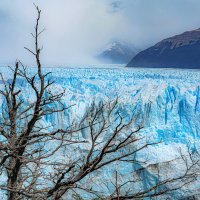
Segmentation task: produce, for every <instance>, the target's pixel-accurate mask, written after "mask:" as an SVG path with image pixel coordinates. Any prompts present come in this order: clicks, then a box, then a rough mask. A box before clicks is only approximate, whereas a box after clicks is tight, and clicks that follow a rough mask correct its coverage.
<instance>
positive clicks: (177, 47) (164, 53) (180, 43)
mask: <svg viewBox="0 0 200 200" xmlns="http://www.w3.org/2000/svg"><path fill="white" fill-rule="evenodd" d="M127 67H150V68H183V69H184V68H185V69H200V29H197V30H193V31H187V32H184V33H182V34H180V35H176V36H174V37H170V38H168V39H165V40H162V41H161V42H159V43H157V44H156V45H154V46H152V47H150V48H148V49H146V50H144V51H142V52H140V53H139V54H137V55H136V56H135V57H133V59H132V60H131V61H130V62H129V63H128V65H127Z"/></svg>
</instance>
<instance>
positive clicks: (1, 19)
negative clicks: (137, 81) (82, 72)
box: [0, 0, 200, 65]
mask: <svg viewBox="0 0 200 200" xmlns="http://www.w3.org/2000/svg"><path fill="white" fill-rule="evenodd" d="M34 3H36V4H37V5H39V7H40V8H41V9H42V21H41V25H42V28H43V27H45V28H46V32H45V33H44V34H43V36H42V38H41V42H42V44H43V46H44V50H43V63H45V64H47V65H66V64H70V63H74V64H80V63H95V62H96V61H95V60H94V59H93V56H94V55H95V53H96V52H97V51H98V50H99V49H101V48H103V47H104V45H106V44H107V43H108V42H110V41H112V40H122V41H125V42H130V43H133V44H135V45H136V46H137V47H139V48H145V47H148V46H150V45H152V44H154V43H155V42H158V41H159V40H161V39H164V38H166V37H169V36H173V35H174V34H179V33H181V32H183V31H186V30H192V29H196V28H199V27H200V14H199V13H200V12H199V10H200V1H199V0H56V1H55V0H42V1H41V0H40V1H39V0H35V1H34ZM34 20H35V10H34V7H33V1H30V0H1V1H0V63H1V64H6V63H12V62H14V61H15V59H21V60H23V61H24V62H25V63H27V64H32V58H31V56H30V55H29V54H28V53H27V52H26V51H25V50H24V49H23V47H24V46H28V47H31V46H32V37H31V35H30V32H31V31H32V30H33V24H34V22H35V21H34Z"/></svg>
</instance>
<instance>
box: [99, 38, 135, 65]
mask: <svg viewBox="0 0 200 200" xmlns="http://www.w3.org/2000/svg"><path fill="white" fill-rule="evenodd" d="M138 52H139V50H138V49H137V48H136V47H135V46H134V45H132V44H129V43H127V42H122V41H112V42H110V43H108V44H107V45H106V46H105V47H104V48H103V49H102V50H101V51H100V53H99V54H98V55H97V59H98V60H100V61H101V62H103V63H107V64H126V63H128V62H129V61H130V60H131V58H132V57H133V56H134V55H136V54H137V53H138Z"/></svg>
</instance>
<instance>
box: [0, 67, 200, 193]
mask: <svg viewBox="0 0 200 200" xmlns="http://www.w3.org/2000/svg"><path fill="white" fill-rule="evenodd" d="M7 70H8V69H7V68H4V67H2V68H0V71H1V72H2V73H3V74H4V76H6V79H7V80H9V78H10V75H11V74H10V73H8V72H7ZM34 70H35V69H34V68H33V69H30V73H32V72H33V71H34ZM44 71H51V72H52V79H55V81H56V84H55V85H54V90H55V91H56V90H60V89H61V88H66V94H65V97H64V101H65V103H66V105H73V104H75V106H73V110H72V111H71V113H69V112H66V113H65V114H64V115H57V117H50V116H49V117H46V119H45V120H46V123H50V124H57V126H63V124H65V123H66V122H67V121H68V120H71V119H72V118H78V119H81V116H83V114H84V111H85V109H86V108H87V107H88V106H89V105H90V104H91V103H92V101H93V100H95V101H100V100H104V101H109V100H112V99H115V98H116V96H118V97H119V103H120V104H121V105H122V106H123V107H124V108H125V109H126V108H127V109H126V111H127V112H131V111H132V110H134V108H136V107H137V108H138V107H139V108H140V109H141V110H144V109H145V107H147V106H149V105H150V114H149V118H148V121H147V123H146V126H145V129H144V130H143V133H144V134H146V135H147V136H150V137H151V140H152V141H161V140H162V141H163V143H161V144H159V145H156V146H154V147H150V148H148V149H147V150H146V152H143V153H144V154H148V155H150V156H151V158H150V159H149V160H150V162H149V164H154V163H156V162H166V161H168V160H171V159H173V158H176V157H177V156H178V151H177V149H178V147H181V148H182V149H183V150H185V149H186V145H187V143H188V141H190V143H191V144H192V147H191V148H193V151H197V150H198V148H199V146H200V142H199V141H200V140H199V139H200V120H199V119H200V83H199V81H200V72H199V71H194V70H193V71H192V70H182V71H180V70H172V69H170V70H169V69H125V68H118V69H114V68H108V69H106V68H104V69H101V68H78V69H77V68H45V69H44ZM0 83H1V82H0ZM0 87H2V83H1V84H0ZM22 87H24V89H25V90H26V95H27V96H28V97H29V100H31V99H32V98H31V96H32V94H31V92H30V90H29V88H27V87H26V85H22ZM0 101H1V102H0V103H1V104H2V100H1V99H0ZM163 155H164V156H163ZM179 167H180V166H178V163H177V165H176V166H175V168H174V170H175V171H178V170H180V169H179ZM146 175H147V174H146ZM145 184H150V183H145ZM145 184H144V185H145ZM196 187H199V188H200V185H197V186H195V187H194V188H192V189H191V190H195V188H196ZM189 193H191V191H190V190H189Z"/></svg>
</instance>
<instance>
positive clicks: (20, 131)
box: [0, 6, 198, 200]
mask: <svg viewBox="0 0 200 200" xmlns="http://www.w3.org/2000/svg"><path fill="white" fill-rule="evenodd" d="M36 10H37V20H36V25H35V32H34V33H33V34H32V36H33V38H34V40H35V49H34V50H31V49H29V48H25V49H26V50H28V51H29V52H30V53H31V54H32V55H33V56H34V58H35V60H36V64H37V69H36V72H35V74H33V72H31V73H30V71H29V69H28V68H26V67H25V66H24V65H23V63H22V62H21V61H17V62H16V65H15V67H14V69H12V68H10V69H11V70H12V71H13V77H12V79H11V80H6V79H5V78H4V77H3V75H2V74H1V79H2V81H3V86H4V87H3V89H2V90H1V91H0V93H1V95H2V97H1V98H2V99H3V100H4V103H3V104H2V111H1V114H0V117H1V124H0V138H1V142H0V172H1V176H4V177H6V178H5V182H4V181H3V182H2V181H1V182H0V188H1V190H2V191H5V195H7V199H9V200H18V199H20V200H21V199H33V200H35V199H54V200H56V199H72V198H73V195H77V196H79V197H80V196H82V195H83V194H86V193H87V194H88V195H91V196H88V197H87V198H93V197H98V198H99V199H113V200H114V199H116V200H121V199H143V198H145V197H155V196H159V195H163V194H166V193H169V192H172V191H174V190H177V189H180V188H181V187H183V186H185V185H186V184H189V183H190V182H192V181H194V179H195V178H196V175H197V174H196V171H195V170H194V168H195V167H196V165H197V164H198V159H194V158H193V155H192V154H191V153H190V150H188V156H185V155H183V154H182V153H181V154H180V160H181V162H182V163H183V165H184V166H185V167H184V168H183V169H184V171H183V173H182V174H180V175H177V176H172V177H162V176H161V174H162V173H161V171H162V169H163V168H162V166H160V165H159V164H157V165H156V166H155V167H154V170H153V171H152V173H153V174H154V176H155V177H157V179H156V181H155V183H154V184H153V185H152V186H150V187H148V188H146V189H144V190H142V191H141V188H140V187H139V185H140V183H141V182H142V181H144V180H143V179H142V178H141V176H139V173H140V172H144V171H151V169H149V168H150V167H149V166H148V167H145V168H144V167H143V164H145V161H144V160H140V159H138V158H137V154H138V152H141V151H142V150H144V149H145V148H147V147H148V146H150V145H155V144H157V143H151V142H150V140H148V139H146V137H144V136H143V135H142V134H140V130H141V129H142V128H143V127H144V124H145V120H146V117H147V116H148V111H146V112H145V113H144V114H143V116H144V117H143V118H142V120H139V119H141V116H140V114H141V113H133V114H132V115H131V116H126V115H125V114H124V113H123V112H122V109H121V108H120V105H119V104H118V99H117V100H114V101H112V102H108V103H105V102H100V103H99V104H96V103H94V104H92V105H91V106H90V107H89V108H88V109H87V111H86V113H85V115H84V116H83V118H82V120H81V121H79V122H76V121H72V122H71V123H69V124H67V125H64V126H63V127H60V128H58V129H57V128H55V127H57V126H55V127H53V126H49V125H45V123H43V122H44V121H45V117H47V116H53V115H57V114H59V113H63V112H66V111H68V110H69V109H70V106H68V107H67V106H66V105H65V104H64V102H63V96H64V94H65V91H64V90H63V91H61V92H58V93H55V92H53V86H54V84H55V82H54V81H53V80H52V79H51V78H50V73H43V70H42V65H41V61H40V52H41V48H40V46H39V44H38V38H39V36H40V35H41V33H42V32H43V30H42V31H40V29H39V20H40V15H41V10H40V9H39V8H38V7H37V6H36ZM21 83H23V84H25V85H26V87H27V88H28V90H30V91H31V94H32V97H31V99H30V100H27V99H26V92H27V91H26V90H24V88H23V87H22V86H21ZM84 135H85V136H84ZM116 163H122V164H123V165H126V164H128V163H131V164H133V165H134V166H137V167H136V168H135V169H132V171H131V173H130V177H129V178H128V180H126V181H125V182H123V180H121V181H119V179H122V178H120V175H119V174H120V171H119V172H118V171H116V170H114V166H115V165H116ZM138 166H139V167H138ZM106 167H109V168H110V170H111V172H110V173H111V174H112V173H114V174H115V177H114V178H113V180H111V182H112V185H113V191H112V192H110V193H102V189H101V186H102V185H103V184H104V183H103V179H102V181H101V180H100V182H97V177H99V178H101V177H102V176H103V175H104V171H105V168H106ZM164 168H165V167H164ZM98 184H99V186H97V185H98ZM105 185H106V183H105ZM175 185H176V187H175ZM137 187H138V188H137ZM83 196H84V195H83Z"/></svg>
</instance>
